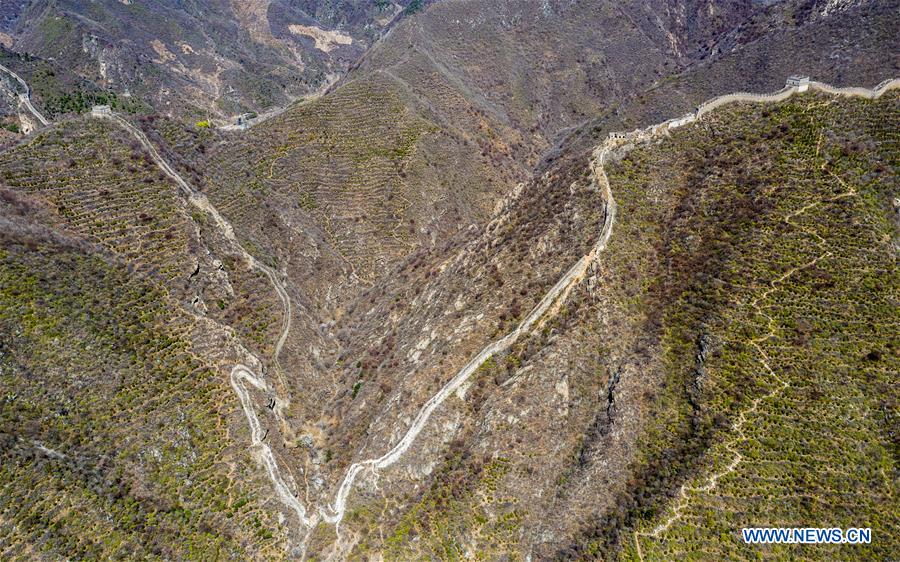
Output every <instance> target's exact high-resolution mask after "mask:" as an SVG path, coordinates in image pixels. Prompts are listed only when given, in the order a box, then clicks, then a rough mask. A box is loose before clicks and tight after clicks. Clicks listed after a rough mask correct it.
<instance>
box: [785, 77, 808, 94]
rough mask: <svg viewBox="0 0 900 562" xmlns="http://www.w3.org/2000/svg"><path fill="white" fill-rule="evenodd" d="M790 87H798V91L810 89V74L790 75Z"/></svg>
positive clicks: (788, 82) (788, 80)
mask: <svg viewBox="0 0 900 562" xmlns="http://www.w3.org/2000/svg"><path fill="white" fill-rule="evenodd" d="M787 86H788V88H797V91H798V92H805V91H806V90H808V89H809V76H796V75H795V76H788V79H787Z"/></svg>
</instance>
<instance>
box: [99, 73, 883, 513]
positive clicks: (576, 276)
mask: <svg viewBox="0 0 900 562" xmlns="http://www.w3.org/2000/svg"><path fill="white" fill-rule="evenodd" d="M898 86H900V80H898V79H890V80H886V81H884V82H882V83H881V84H879V85H878V86H877V87H876V88H875V89H874V90H868V89H865V88H835V87H833V86H829V85H827V84H822V83H820V82H810V84H809V88H810V89H815V90H819V91H822V92H825V93H828V94H834V95H843V96H860V97H865V98H868V99H874V98H877V97H879V96H880V95H882V94H883V93H884V92H886V91H888V90H891V89H894V88H897V87H898ZM797 92H798V88H796V87H787V88H784V89H782V90H780V91H778V92H775V93H773V94H751V93H734V94H726V95H724V96H718V97H716V98H713V99H711V100H709V101H707V102H705V103H703V104H701V105H700V106H699V107H698V108H697V109H696V110H695V111H694V112H693V113H689V114H686V115H683V116H681V117H676V118H673V119H669V120H667V121H664V122H662V123H659V124H656V125H651V126H649V127H646V128H644V129H638V130H635V131H631V132H628V133H617V134H611V135H610V138H608V139H607V140H606V141H604V143H602V144H601V145H600V146H598V147H597V148H596V149H595V150H594V153H593V156H592V159H591V162H590V166H591V169H592V170H593V172H594V176H595V181H596V182H597V185H598V186H599V187H600V188H601V189H602V191H603V195H604V198H605V206H606V213H605V219H604V224H603V226H602V228H601V232H600V235H599V238H598V240H597V242H596V243H595V244H594V246H593V247H592V248H591V251H590V252H589V253H588V254H587V255H585V256H583V257H582V258H581V259H579V260H578V261H577V262H576V263H575V264H574V265H573V266H572V267H571V268H570V269H569V270H568V271H566V273H565V274H564V275H563V276H562V277H561V278H560V279H559V281H557V283H556V284H555V285H554V286H553V287H552V288H551V289H550V290H549V291H548V292H547V293H546V294H545V295H544V297H543V298H542V299H541V301H540V302H539V303H538V304H537V305H536V306H535V307H534V309H532V311H531V312H530V313H529V314H528V315H527V316H526V317H525V319H524V320H522V322H521V323H519V324H518V325H517V326H516V328H515V329H514V330H513V331H512V332H510V333H508V334H506V335H505V336H503V337H502V338H500V339H499V340H496V341H494V342H491V343H489V344H488V345H486V346H485V347H484V348H483V349H482V350H481V351H480V352H479V353H478V354H477V355H475V357H473V358H472V359H471V360H470V361H469V362H468V363H466V365H465V366H464V367H463V368H462V369H460V370H459V371H458V372H457V373H456V375H454V377H453V378H451V379H450V380H449V381H448V382H447V383H446V384H445V385H444V386H443V387H442V388H441V389H440V390H439V391H438V392H437V393H436V394H435V395H434V396H432V397H431V398H430V399H429V400H428V401H427V402H425V404H424V405H423V406H422V408H421V409H420V410H419V412H418V414H417V415H416V417H415V419H414V420H413V422H412V423H411V424H410V427H409V428H408V429H407V431H406V432H405V433H404V435H403V437H401V439H400V440H399V441H398V442H397V443H396V444H395V445H394V446H393V447H391V448H390V449H389V450H388V451H387V452H386V453H385V454H383V455H382V456H380V457H377V458H373V459H368V460H363V461H359V462H356V463H353V464H352V465H351V466H350V467H349V468H348V470H347V473H346V474H345V476H344V478H343V480H342V481H341V484H340V486H339V487H338V489H337V492H336V494H335V498H334V501H333V502H332V503H331V504H328V505H325V506H320V507H318V509H317V510H316V512H315V513H313V514H311V515H309V514H308V512H307V507H306V506H304V505H303V504H302V503H300V502H299V501H298V500H297V498H296V497H295V495H294V494H293V493H292V492H291V490H290V487H289V486H288V485H287V483H286V482H285V481H284V478H283V477H282V475H281V471H280V469H279V467H278V463H277V460H276V459H275V456H274V454H273V453H272V450H271V448H270V447H269V446H268V445H267V444H265V443H264V442H263V437H264V434H263V430H262V427H261V425H260V423H259V420H258V418H257V414H256V409H255V408H254V406H253V401H252V398H251V397H250V394H249V390H248V388H247V384H249V385H250V386H252V387H253V388H255V389H257V390H261V391H264V392H269V391H270V390H271V389H270V387H269V385H268V384H266V382H265V380H264V379H263V378H261V377H258V376H256V375H255V374H254V372H253V370H252V369H250V367H248V366H246V365H243V364H239V365H236V366H235V367H234V368H233V369H232V371H231V385H232V388H233V389H234V391H235V393H236V394H237V395H238V399H239V400H240V402H241V407H242V409H243V410H244V414H245V416H246V417H247V423H248V425H249V427H250V434H251V446H252V447H254V448H256V450H257V452H258V456H259V459H258V460H259V461H260V462H261V463H262V464H263V466H264V467H265V469H266V473H267V475H268V477H269V480H270V481H271V482H272V485H273V488H274V489H275V492H276V494H277V495H278V497H279V499H280V500H281V501H282V503H284V505H285V506H287V507H288V508H289V509H290V510H292V511H294V512H295V513H296V515H297V517H298V519H299V521H300V523H301V525H302V526H303V527H305V528H307V529H311V528H312V527H314V526H315V525H316V524H317V523H318V522H319V521H326V522H328V523H333V524H337V523H339V522H340V521H341V520H342V519H343V516H344V514H345V511H346V505H347V499H348V497H349V495H350V493H351V491H352V489H353V485H354V483H355V481H356V478H357V477H358V476H359V474H360V473H361V472H363V471H364V470H370V471H372V472H374V471H377V470H381V469H384V468H387V467H389V466H391V465H392V464H394V463H396V462H397V461H398V460H400V458H401V457H402V456H403V454H404V453H405V452H406V451H407V450H408V449H409V447H410V446H411V445H412V443H413V442H414V441H415V439H416V437H418V435H419V433H420V432H421V431H422V429H423V428H424V427H425V425H426V424H427V422H428V420H429V418H430V417H431V415H432V413H433V412H434V411H435V410H436V409H437V408H438V407H439V406H440V405H441V404H442V403H443V402H444V400H446V399H447V398H448V397H449V396H450V395H452V394H453V392H454V391H455V390H456V389H458V388H459V387H460V386H461V385H462V384H463V383H464V382H465V381H466V380H468V378H469V377H470V376H471V375H472V373H474V372H475V371H476V370H477V369H478V367H479V366H480V365H481V364H482V363H484V361H486V360H487V359H489V358H490V357H491V356H493V355H495V354H497V353H500V352H503V351H505V350H506V349H508V348H509V347H510V346H511V345H512V344H513V343H515V341H516V340H517V339H518V338H519V337H520V336H521V335H522V334H524V333H527V332H528V331H529V330H531V329H532V328H533V327H534V326H535V324H536V323H537V322H538V321H539V320H541V319H542V317H544V315H545V314H548V313H549V314H551V315H552V314H555V312H556V310H557V308H558V307H553V305H554V304H555V303H559V302H561V301H562V300H564V299H565V298H566V297H567V296H568V293H569V291H570V290H571V289H572V288H573V287H574V286H575V285H577V284H578V283H579V282H580V281H581V280H582V279H583V278H584V276H585V274H586V273H587V271H588V268H589V267H590V265H591V264H592V263H594V261H595V260H596V259H597V257H598V255H599V254H600V253H601V252H602V251H603V250H604V249H605V248H606V246H607V243H608V242H609V239H610V238H611V236H612V230H613V225H614V223H615V215H616V203H615V199H614V198H613V195H612V189H611V187H610V185H609V179H608V177H607V175H606V172H605V170H604V164H605V163H606V162H607V161H608V159H609V158H610V157H611V155H612V154H613V152H614V151H615V150H619V149H621V150H628V149H630V148H631V147H632V146H634V144H635V143H638V142H643V141H646V140H650V139H652V138H654V137H657V136H659V135H663V134H665V133H667V132H668V131H670V130H672V129H675V128H678V127H681V126H684V125H686V124H688V123H691V122H693V121H696V120H697V119H699V118H700V117H702V116H703V115H705V114H706V113H709V112H710V111H713V110H714V109H716V108H718V107H721V106H723V105H726V104H728V103H735V102H754V103H772V102H778V101H782V100H784V99H787V98H788V97H790V96H791V95H793V94H795V93H797ZM98 117H106V118H109V119H112V120H113V121H114V122H115V123H117V124H118V125H120V126H121V127H123V128H124V129H126V130H127V131H129V132H130V133H131V134H132V135H134V136H135V137H136V138H137V139H138V141H139V142H140V143H141V145H142V146H144V148H145V149H147V151H148V152H149V153H150V155H151V157H152V158H153V160H154V162H156V164H157V165H158V166H159V168H160V169H161V170H162V171H163V172H164V173H165V174H166V175H168V176H169V177H170V178H172V179H173V180H174V181H175V182H176V183H177V184H178V186H179V188H180V189H181V190H182V192H183V193H184V194H185V195H186V196H187V197H188V199H189V201H190V202H191V203H192V204H193V205H195V206H197V207H198V208H199V209H201V210H203V211H205V212H207V213H209V214H210V215H211V216H212V217H213V219H214V220H215V222H216V224H217V226H218V227H219V228H220V229H221V230H222V232H223V233H224V235H225V237H226V238H227V239H228V240H229V241H230V242H232V243H233V244H234V246H235V249H236V250H237V251H238V252H239V253H240V254H241V255H242V257H243V258H244V259H245V260H246V261H247V263H248V264H249V265H250V266H251V267H253V268H256V269H258V270H259V271H262V272H263V273H264V274H265V275H266V276H267V277H268V278H269V280H270V282H271V283H272V285H273V287H274V288H275V291H276V292H277V294H278V298H279V299H280V300H281V302H282V305H283V307H284V318H283V321H282V333H281V335H280V336H279V339H278V342H277V344H276V349H275V355H276V357H275V360H276V361H277V354H278V352H279V351H280V349H281V346H282V345H283V344H284V341H285V339H286V338H287V334H288V331H289V330H290V316H291V302H290V298H289V296H288V294H287V291H286V290H285V289H284V286H283V285H282V284H281V282H280V280H279V278H278V275H277V273H276V272H275V271H274V270H273V269H271V268H269V267H268V266H266V265H264V264H262V263H260V262H259V261H258V260H257V259H256V258H254V257H253V256H252V255H250V254H249V253H248V252H247V251H246V250H245V249H244V248H243V247H242V246H241V245H240V243H239V242H238V240H237V238H236V237H235V235H234V229H233V228H232V226H231V224H230V223H228V221H227V220H226V219H225V218H224V217H222V216H221V215H220V214H219V212H218V210H217V209H216V208H215V207H214V206H213V205H212V204H211V203H210V202H209V200H208V199H207V198H206V196H205V195H203V194H201V193H199V192H197V191H196V190H194V189H193V188H191V186H190V185H189V184H188V183H187V182H186V181H184V179H183V178H182V177H181V176H180V175H179V174H178V173H177V172H176V171H175V170H174V169H173V168H172V167H171V166H170V165H169V164H168V163H167V162H166V161H165V160H164V159H163V158H162V156H161V155H160V154H159V152H158V151H157V150H156V148H155V147H154V146H153V145H152V144H151V143H150V141H149V140H148V139H147V137H146V136H145V135H144V134H143V132H141V131H140V130H139V129H137V128H136V127H134V126H133V125H131V123H129V122H128V121H126V120H125V119H123V118H122V117H121V116H119V115H117V114H111V115H106V116H104V115H98ZM254 360H256V359H255V358H254ZM256 362H258V360H256Z"/></svg>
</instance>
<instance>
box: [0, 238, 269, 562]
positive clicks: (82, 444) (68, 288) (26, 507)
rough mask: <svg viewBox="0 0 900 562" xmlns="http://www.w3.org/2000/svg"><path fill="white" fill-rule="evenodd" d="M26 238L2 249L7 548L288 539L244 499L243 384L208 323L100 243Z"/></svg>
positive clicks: (0, 458) (86, 552)
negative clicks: (262, 532) (235, 459)
mask: <svg viewBox="0 0 900 562" xmlns="http://www.w3.org/2000/svg"><path fill="white" fill-rule="evenodd" d="M22 236H23V238H18V237H17V236H16V233H14V232H9V231H7V232H5V233H4V237H3V239H2V241H3V246H2V249H0V342H2V344H0V378H2V388H3V389H4V391H3V396H2V397H0V491H2V493H0V515H2V516H0V553H2V557H3V558H5V559H28V558H35V557H44V556H48V557H54V558H55V557H66V558H84V559H125V558H135V557H139V558H146V559H172V558H179V559H197V560H208V559H210V558H219V557H222V558H232V559H245V556H246V555H247V553H248V551H247V550H245V548H246V542H245V538H244V537H253V538H254V544H255V545H258V547H259V548H260V549H261V550H265V549H266V548H267V546H266V545H267V544H269V545H272V544H274V541H272V540H271V539H269V540H268V541H266V540H260V537H258V536H256V535H257V533H256V529H255V528H254V527H253V525H252V524H251V523H252V521H253V520H254V519H257V518H263V520H267V519H268V518H269V516H268V515H267V514H265V513H263V512H260V511H259V510H258V507H257V505H256V504H255V503H253V502H251V503H250V504H247V501H246V499H244V500H243V503H244V504H247V505H246V506H245V507H243V508H238V507H236V506H238V505H239V503H241V501H242V498H246V497H247V494H248V489H247V488H246V487H244V486H242V485H238V483H237V482H235V481H234V480H233V476H232V475H229V473H228V471H227V470H226V469H225V466H224V464H223V463H226V462H231V461H230V456H231V455H230V453H228V446H229V437H228V435H227V433H226V430H225V427H224V426H223V425H222V424H221V422H220V420H221V419H223V418H225V417H227V416H228V414H229V413H230V412H231V411H232V407H231V404H230V391H229V389H228V387H227V385H226V384H225V382H224V381H223V380H222V378H221V377H220V376H219V374H218V373H217V369H216V367H215V364H214V363H211V362H210V359H209V358H208V357H200V356H198V354H197V352H196V351H195V350H194V349H193V345H192V343H191V340H192V335H193V334H192V332H194V331H195V330H196V328H197V327H196V325H195V321H194V320H193V319H192V318H191V317H190V316H188V315H186V314H183V313H177V312H173V311H174V310H175V308H174V307H173V306H172V303H170V302H169V301H168V300H167V299H166V297H165V293H164V292H163V291H162V290H161V289H160V288H159V287H158V286H155V285H154V284H153V283H152V282H149V281H147V280H140V279H136V278H135V277H134V276H133V275H132V274H130V273H129V272H128V270H127V268H124V267H122V265H121V264H116V263H114V262H111V261H110V258H109V257H106V258H104V257H103V253H102V251H101V252H97V250H96V249H93V251H92V252H89V253H85V250H92V248H90V244H89V243H86V242H78V241H76V242H68V241H66V240H63V241H59V240H56V241H54V240H46V239H41V238H40V237H38V236H35V235H34V234H33V233H31V234H28V233H27V231H26V233H24V234H23V235H22ZM61 288H64V289H65V290H60V289H61ZM243 470H244V469H243V468H242V469H241V471H243ZM275 527H276V525H274V523H273V522H271V521H270V522H269V523H267V525H266V528H269V529H271V528H275ZM256 548H257V547H256V546H254V547H253V550H256Z"/></svg>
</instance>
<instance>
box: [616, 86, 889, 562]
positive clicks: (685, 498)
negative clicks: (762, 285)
mask: <svg viewBox="0 0 900 562" xmlns="http://www.w3.org/2000/svg"><path fill="white" fill-rule="evenodd" d="M898 86H900V81H898V80H897V79H891V80H885V81H884V82H882V83H881V84H879V85H878V86H877V87H876V88H874V89H872V90H868V89H866V88H834V87H832V86H829V85H827V84H822V83H821V82H812V83H810V88H811V89H814V90H819V91H822V92H824V93H827V94H831V95H840V96H848V97H863V98H866V99H876V98H878V97H880V96H881V95H882V94H884V92H886V91H888V90H890V89H893V88H897V87H898ZM782 92H783V91H782ZM791 93H793V92H791ZM779 94H781V93H779ZM748 96H752V98H749V99H748ZM786 97H788V96H784V95H777V96H771V97H766V96H754V95H752V94H747V95H740V96H737V97H735V98H734V99H733V101H744V102H747V101H752V102H756V103H771V102H776V101H781V100H783V99H786ZM834 177H835V179H837V181H839V182H840V183H841V184H842V185H843V186H844V187H845V188H847V191H846V192H844V193H841V194H838V195H836V196H834V197H831V198H828V199H826V200H825V201H835V200H838V199H842V198H845V197H853V196H855V195H856V190H855V188H854V187H852V186H849V185H847V184H846V183H844V182H843V180H841V178H839V177H838V176H836V175H835V176H834ZM819 204H821V201H815V202H813V203H809V204H807V205H804V206H803V207H801V208H800V209H797V210H795V211H792V212H790V213H788V214H787V215H785V216H784V217H783V219H782V220H783V221H784V222H785V223H786V224H788V225H791V226H793V227H795V228H797V230H799V231H802V232H805V233H807V234H810V235H812V236H813V237H814V238H815V239H816V242H815V243H816V245H817V246H818V247H819V248H820V249H822V253H821V254H819V255H818V256H817V257H815V258H814V259H812V260H811V261H809V262H807V263H805V264H802V265H799V266H797V267H793V268H791V269H790V270H788V271H787V272H786V273H784V274H783V275H781V276H779V277H778V278H776V279H774V280H772V281H771V282H770V284H769V287H768V288H767V289H766V290H765V291H764V292H763V293H762V294H761V295H759V296H758V297H756V298H754V299H753V301H752V302H751V303H750V307H751V308H753V309H754V312H755V314H758V315H759V316H761V317H763V318H765V319H766V322H767V325H768V331H767V333H766V334H765V335H764V336H762V337H759V338H754V339H752V340H750V345H751V346H752V347H753V349H754V350H755V351H756V352H757V353H758V354H759V357H760V363H761V364H762V366H763V368H764V370H765V372H766V374H767V375H768V376H769V378H770V379H771V380H772V381H774V382H775V383H776V384H775V387H774V388H773V389H772V390H771V391H769V392H768V393H766V394H764V395H763V396H759V397H757V398H755V399H754V400H753V401H752V402H751V403H750V405H749V406H748V407H747V408H746V409H744V410H742V411H741V412H740V413H739V414H738V416H737V418H736V419H735V420H734V422H733V423H732V424H731V430H732V431H733V435H732V437H731V438H730V439H729V440H728V441H727V442H726V443H725V445H724V449H725V450H726V451H727V452H728V453H729V454H730V455H732V459H731V462H729V463H728V464H727V465H726V466H725V467H724V468H723V469H722V470H720V471H718V472H714V473H712V474H710V475H708V476H707V477H706V482H705V483H704V484H701V485H697V486H691V485H688V484H687V483H684V484H682V486H681V488H679V490H678V495H677V496H676V497H677V503H676V504H675V506H674V507H673V508H672V511H671V513H670V514H669V516H668V517H667V518H666V519H664V520H663V521H662V522H661V523H659V524H658V525H657V526H656V527H654V528H653V529H652V530H651V531H647V532H645V531H637V530H635V531H634V544H635V551H636V552H637V555H638V558H639V559H640V560H641V561H643V559H644V557H643V553H642V552H641V541H640V538H641V537H648V538H653V539H657V538H659V537H660V535H662V534H663V533H665V532H666V531H667V530H669V528H670V527H671V526H672V524H674V523H675V521H677V520H678V519H679V518H680V517H681V513H682V511H684V509H685V508H687V506H688V505H689V504H690V501H691V498H690V495H689V494H690V493H691V492H698V493H708V492H711V491H712V490H714V489H715V488H716V486H717V485H718V483H719V481H720V480H721V479H722V478H724V477H726V476H728V475H729V474H731V473H733V472H734V471H735V469H737V467H738V465H740V463H741V462H742V461H743V459H744V457H743V455H741V452H740V451H739V450H738V449H737V445H738V443H740V442H741V441H743V440H744V439H746V436H745V434H744V427H745V426H746V424H747V422H748V421H749V419H750V418H752V416H753V415H754V414H755V413H756V412H757V411H758V410H759V405H760V404H761V403H762V402H764V401H767V400H771V399H773V398H775V397H777V396H778V395H780V394H781V393H782V392H784V390H785V389H787V388H788V387H789V386H790V383H788V382H787V381H786V380H784V379H783V378H781V377H780V376H778V374H777V373H776V372H775V370H774V369H773V368H772V365H771V364H770V357H769V355H768V354H767V353H766V351H765V349H764V348H763V347H762V344H763V343H764V342H765V341H767V340H769V339H771V338H772V337H774V336H775V320H774V319H773V318H772V317H771V315H769V314H768V313H767V312H766V310H765V307H761V306H760V304H759V303H760V302H761V301H764V300H766V299H767V298H768V297H769V295H771V294H772V293H773V292H775V291H776V290H777V287H778V285H781V284H782V283H784V282H785V281H786V280H787V279H788V278H790V277H791V276H793V275H795V274H796V273H797V272H800V271H803V270H804V269H807V268H810V267H812V266H814V265H815V264H816V263H818V262H819V261H821V260H823V259H826V258H828V257H830V256H832V255H833V254H832V252H831V251H829V250H828V249H827V241H826V240H825V239H824V238H823V237H822V236H821V235H820V234H819V233H818V232H816V231H815V230H808V229H805V228H803V227H801V226H799V225H797V224H796V223H794V222H793V219H794V218H796V217H798V216H800V215H802V214H804V213H806V212H807V211H808V210H810V209H812V208H814V207H816V206H818V205H819Z"/></svg>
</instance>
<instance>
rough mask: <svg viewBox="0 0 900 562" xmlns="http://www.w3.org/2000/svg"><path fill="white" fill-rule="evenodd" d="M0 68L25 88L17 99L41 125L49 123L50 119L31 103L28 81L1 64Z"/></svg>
mask: <svg viewBox="0 0 900 562" xmlns="http://www.w3.org/2000/svg"><path fill="white" fill-rule="evenodd" d="M0 70H2V71H3V72H6V73H7V74H9V75H10V76H12V77H13V78H14V79H15V80H16V81H17V82H18V83H19V84H21V85H22V87H23V88H25V93H24V94H19V101H20V102H22V103H23V104H24V105H25V107H26V108H27V109H28V111H30V112H31V114H32V115H34V117H35V118H36V119H37V120H38V121H40V123H41V125H44V126H47V125H49V124H50V120H49V119H47V118H46V117H44V116H43V115H42V114H41V112H40V111H38V110H37V108H36V107H34V106H33V105H32V104H31V86H29V85H28V82H26V81H25V79H24V78H22V77H21V76H19V75H18V74H16V73H15V72H13V71H12V70H10V69H9V68H7V67H6V66H4V65H2V64H0Z"/></svg>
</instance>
